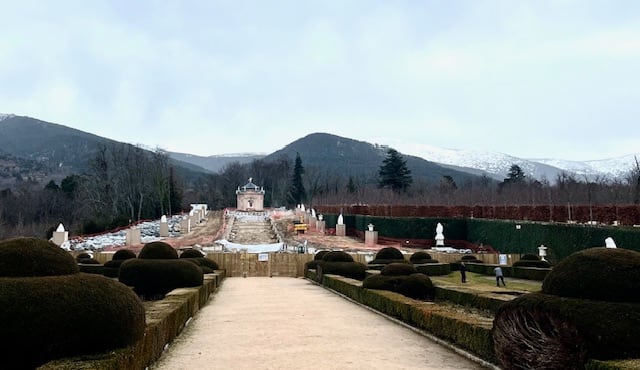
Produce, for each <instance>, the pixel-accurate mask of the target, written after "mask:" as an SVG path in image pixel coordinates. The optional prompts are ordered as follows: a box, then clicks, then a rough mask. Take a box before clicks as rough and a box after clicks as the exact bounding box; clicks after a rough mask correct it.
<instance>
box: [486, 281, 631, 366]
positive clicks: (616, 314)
mask: <svg viewBox="0 0 640 370" xmlns="http://www.w3.org/2000/svg"><path fill="white" fill-rule="evenodd" d="M638 327H640V304H638V303H616V302H604V301H595V300H587V299H576V298H563V297H558V296H553V295H548V294H542V293H529V294H525V295H522V296H520V297H517V298H516V299H514V300H511V301H508V302H506V303H504V304H502V306H500V307H499V308H498V311H497V312H496V316H495V319H494V325H493V339H494V347H495V353H496V356H497V358H498V360H499V362H500V365H501V368H504V369H513V368H523V369H584V364H585V362H586V360H587V359H591V358H593V359H599V360H607V359H615V358H634V357H636V358H637V357H638V356H640V342H638V341H637V333H636V332H637V328H638ZM516 365H517V366H516Z"/></svg>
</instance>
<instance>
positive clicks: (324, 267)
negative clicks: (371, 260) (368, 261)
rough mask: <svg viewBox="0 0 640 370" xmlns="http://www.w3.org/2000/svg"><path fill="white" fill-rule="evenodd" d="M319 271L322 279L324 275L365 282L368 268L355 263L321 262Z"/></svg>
mask: <svg viewBox="0 0 640 370" xmlns="http://www.w3.org/2000/svg"><path fill="white" fill-rule="evenodd" d="M317 271H318V277H319V278H320V279H322V276H323V275H324V274H332V275H340V276H344V277H348V278H352V279H356V280H363V279H364V278H365V277H366V276H367V267H366V266H365V265H364V264H363V263H360V262H353V261H351V262H334V261H324V260H323V261H319V263H318V266H317Z"/></svg>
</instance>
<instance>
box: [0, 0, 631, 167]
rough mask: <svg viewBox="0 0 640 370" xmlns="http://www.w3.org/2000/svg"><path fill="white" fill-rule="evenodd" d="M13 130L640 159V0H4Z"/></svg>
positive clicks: (4, 62) (0, 78)
mask: <svg viewBox="0 0 640 370" xmlns="http://www.w3.org/2000/svg"><path fill="white" fill-rule="evenodd" d="M0 9H2V10H1V14H2V17H1V20H0V113H13V114H16V115H24V116H30V117H34V118H38V119H41V120H44V121H48V122H53V123H58V124H62V125H65V126H69V127H73V128H76V129H79V130H83V131H87V132H90V133H93V134H96V135H99V136H104V137H107V138H110V139H114V140H118V141H124V142H128V143H132V144H142V145H144V146H147V147H152V148H156V147H157V148H161V149H164V150H169V151H176V152H183V153H191V154H197V155H215V154H228V153H246V152H258V153H271V152H273V151H276V150H278V149H281V148H283V147H284V146H285V145H287V144H289V143H290V142H292V141H294V140H297V139H299V138H301V137H304V136H306V135H308V134H311V133H314V132H326V133H331V134H334V135H339V136H343V137H347V138H351V139H356V140H362V141H368V142H371V143H378V144H387V145H391V146H392V147H394V148H396V149H398V150H399V151H400V152H402V153H406V154H413V153H411V150H412V149H411V148H415V147H418V146H420V145H429V146H435V147H442V148H450V149H465V150H480V151H496V152H501V153H505V154H510V155H513V156H516V157H521V158H560V159H567V160H592V159H604V158H611V157H617V156H622V155H626V154H632V153H639V152H640V129H638V117H640V102H639V99H638V98H639V97H640V73H639V72H640V1H635V0H627V1H621V0H600V1H592V0H575V1H574V0H553V1H547V0H406V1H402V0H398V1H386V0H385V1H377V0H353V1H350V0H318V1H316V0H283V1H279V0H255V1H244V0H234V1H216V0H203V1H190V0H186V1H171V0H158V1H149V0H137V1H128V0H127V1H100V0H90V1H86V0H78V1H66V0H58V1H48V0H45V1H30V0H21V1H9V0H0Z"/></svg>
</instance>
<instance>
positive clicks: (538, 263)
mask: <svg viewBox="0 0 640 370" xmlns="http://www.w3.org/2000/svg"><path fill="white" fill-rule="evenodd" d="M513 267H537V268H549V267H551V264H550V263H549V261H543V260H519V261H516V262H514V264H513Z"/></svg>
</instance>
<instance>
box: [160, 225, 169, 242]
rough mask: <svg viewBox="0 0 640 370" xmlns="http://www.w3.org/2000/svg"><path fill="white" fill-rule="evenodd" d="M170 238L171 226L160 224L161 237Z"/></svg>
mask: <svg viewBox="0 0 640 370" xmlns="http://www.w3.org/2000/svg"><path fill="white" fill-rule="evenodd" d="M168 236H169V224H168V223H167V222H160V237H161V238H166V237H168Z"/></svg>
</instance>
